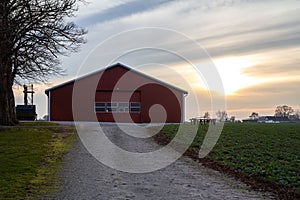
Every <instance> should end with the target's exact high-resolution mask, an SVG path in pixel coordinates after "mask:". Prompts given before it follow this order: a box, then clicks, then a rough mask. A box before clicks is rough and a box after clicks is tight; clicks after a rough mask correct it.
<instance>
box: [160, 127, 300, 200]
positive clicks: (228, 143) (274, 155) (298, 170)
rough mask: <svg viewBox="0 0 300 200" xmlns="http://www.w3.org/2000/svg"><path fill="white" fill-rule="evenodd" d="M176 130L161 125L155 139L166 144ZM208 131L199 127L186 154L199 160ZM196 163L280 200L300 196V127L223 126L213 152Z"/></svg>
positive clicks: (175, 128)
mask: <svg viewBox="0 0 300 200" xmlns="http://www.w3.org/2000/svg"><path fill="white" fill-rule="evenodd" d="M191 126H192V125H191ZM177 129H178V125H166V126H164V128H163V129H162V130H161V132H160V134H158V135H157V136H156V140H157V141H158V142H163V140H165V141H164V142H165V143H167V142H168V141H170V140H171V139H172V138H173V137H174V135H175V134H176V130H177ZM207 129H208V126H207V125H206V126H199V129H198V132H197V136H196V137H195V139H194V141H193V143H192V145H191V146H190V147H189V150H188V152H187V153H186V154H187V155H189V156H191V157H193V158H197V157H198V152H199V149H200V147H201V144H202V141H203V139H204V137H205V134H206V131H207ZM198 160H200V161H201V162H203V163H204V164H205V165H207V166H209V167H212V168H215V169H218V170H220V171H224V172H227V173H230V174H232V175H235V176H236V177H238V178H240V179H242V180H243V181H245V182H246V183H248V184H250V185H252V186H253V187H255V188H256V189H263V190H269V191H272V192H275V193H277V194H278V195H279V197H280V198H283V199H293V198H299V197H300V196H299V195H300V167H299V166H300V124H297V123H281V124H261V123H253V124H252V123H251V124H250V123H248V124H246V123H243V124H237V123H236V124H233V123H232V124H229V123H228V124H225V126H224V129H223V131H222V134H221V136H220V138H219V140H218V142H217V144H216V146H215V147H214V149H213V150H212V152H210V154H209V155H208V156H207V157H206V158H205V159H198ZM276 190H278V191H277V192H276Z"/></svg>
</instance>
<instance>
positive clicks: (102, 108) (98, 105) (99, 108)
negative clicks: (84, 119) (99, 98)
mask: <svg viewBox="0 0 300 200" xmlns="http://www.w3.org/2000/svg"><path fill="white" fill-rule="evenodd" d="M95 112H106V103H105V102H95Z"/></svg>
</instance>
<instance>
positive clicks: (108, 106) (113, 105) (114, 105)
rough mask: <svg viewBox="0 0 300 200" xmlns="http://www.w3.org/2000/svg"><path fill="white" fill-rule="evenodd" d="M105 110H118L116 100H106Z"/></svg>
mask: <svg viewBox="0 0 300 200" xmlns="http://www.w3.org/2000/svg"><path fill="white" fill-rule="evenodd" d="M106 112H118V103H117V102H107V103H106Z"/></svg>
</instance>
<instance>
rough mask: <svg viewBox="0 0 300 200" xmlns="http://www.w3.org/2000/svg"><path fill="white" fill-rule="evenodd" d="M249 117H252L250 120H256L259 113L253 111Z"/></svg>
mask: <svg viewBox="0 0 300 200" xmlns="http://www.w3.org/2000/svg"><path fill="white" fill-rule="evenodd" d="M249 118H250V119H252V120H256V119H258V118H259V115H258V113H256V112H253V113H252V114H251V115H250V116H249Z"/></svg>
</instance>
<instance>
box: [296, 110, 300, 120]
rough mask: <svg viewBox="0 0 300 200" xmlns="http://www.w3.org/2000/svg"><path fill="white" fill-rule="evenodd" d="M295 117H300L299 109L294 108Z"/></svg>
mask: <svg viewBox="0 0 300 200" xmlns="http://www.w3.org/2000/svg"><path fill="white" fill-rule="evenodd" d="M295 117H296V119H298V120H299V119H300V110H296V111H295Z"/></svg>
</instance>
